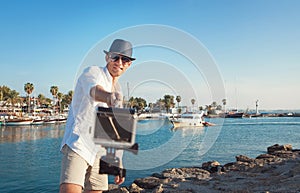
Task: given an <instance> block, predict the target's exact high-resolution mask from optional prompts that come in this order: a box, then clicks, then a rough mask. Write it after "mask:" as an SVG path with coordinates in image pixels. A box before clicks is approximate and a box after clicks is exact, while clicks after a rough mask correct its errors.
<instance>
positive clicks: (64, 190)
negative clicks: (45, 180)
mask: <svg viewBox="0 0 300 193" xmlns="http://www.w3.org/2000/svg"><path fill="white" fill-rule="evenodd" d="M81 192H82V187H81V186H80V185H77V184H68V183H63V184H61V185H60V187H59V193H81Z"/></svg>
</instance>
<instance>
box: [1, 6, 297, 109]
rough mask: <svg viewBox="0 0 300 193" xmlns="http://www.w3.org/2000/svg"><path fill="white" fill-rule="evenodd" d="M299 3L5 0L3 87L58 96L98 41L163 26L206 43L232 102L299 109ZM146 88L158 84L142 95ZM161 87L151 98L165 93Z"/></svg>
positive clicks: (202, 101)
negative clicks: (134, 29) (136, 28)
mask: <svg viewBox="0 0 300 193" xmlns="http://www.w3.org/2000/svg"><path fill="white" fill-rule="evenodd" d="M299 9H300V1H298V0H226V1H221V0H207V1H202V0H200V1H196V0H186V1H174V0H166V1H159V0H157V1H156V0H152V1H121V0H120V1H109V0H103V1H100V0H99V1H96V0H92V1H79V0H61V1H58V0H43V1H39V0H26V1H22V0H0V26H1V30H0V68H1V76H0V85H7V86H9V87H10V88H11V89H15V90H17V91H18V92H19V93H20V94H21V95H25V92H24V89H23V87H24V84H25V83H26V82H31V83H33V84H34V86H35V90H34V94H35V95H38V94H39V93H43V94H45V95H46V96H48V97H51V94H50V92H49V90H50V87H51V86H53V85H56V86H58V87H59V90H60V92H63V93H67V92H68V91H69V90H71V89H73V86H74V79H75V77H76V74H77V72H78V69H79V68H80V65H81V62H82V61H83V58H84V57H85V56H86V54H87V53H88V52H89V51H90V49H91V48H92V47H93V46H95V44H96V43H97V42H99V41H100V40H102V39H104V38H105V37H107V36H108V35H110V34H112V33H115V32H116V31H118V30H120V29H123V28H128V27H131V26H137V25H144V24H159V25H167V26H171V27H174V28H177V29H179V30H182V31H185V32H187V33H189V34H191V35H192V36H193V37H195V38H197V39H198V40H199V41H200V42H201V43H202V44H203V45H204V46H205V47H206V48H207V50H208V51H209V53H210V54H211V55H212V57H213V58H214V60H215V62H216V63H217V65H218V68H219V71H220V73H221V75H222V78H223V80H224V85H225V92H226V99H227V103H228V105H227V106H228V107H233V108H235V107H238V108H241V109H246V108H252V109H253V108H255V101H256V100H257V99H258V100H259V104H260V108H261V109H300V89H299V83H300V76H299V72H300V57H299V53H300V30H299V29H300V12H299ZM103 49H108V48H103ZM100 53H101V54H102V51H101V50H100V51H99V57H103V55H101V54H100ZM136 54H137V55H135V56H136V57H137V58H139V57H140V58H141V57H143V55H147V54H149V55H150V54H151V53H142V52H136ZM152 54H155V52H152ZM103 62H104V60H103ZM100 65H101V66H103V65H104V64H100ZM143 73H147V72H143ZM141 76H142V75H141ZM166 76H171V75H170V74H168V73H167V72H166ZM199 84H200V83H199ZM152 86H153V85H152ZM156 86H159V85H156ZM143 89H145V90H144V91H145V92H146V90H149V89H152V88H151V85H148V87H147V88H140V90H139V92H138V93H139V94H141V95H142V93H143ZM155 90H157V89H155V88H153V92H157V94H156V95H153V96H152V98H151V97H150V98H149V99H148V100H149V102H152V101H150V100H155V98H159V97H162V95H163V94H162V91H161V90H160V92H159V91H155ZM180 95H183V96H184V94H181V93H180ZM200 95H201V97H200V99H199V100H198V101H197V102H198V105H205V104H209V103H211V102H212V101H210V100H209V98H207V97H206V92H202V93H201V94H200ZM207 95H209V94H207ZM142 97H145V98H146V99H147V95H145V96H142ZM201 98H202V99H201ZM189 101H190V99H189V98H188V97H186V99H185V100H183V103H186V105H189ZM217 102H218V103H221V101H217Z"/></svg>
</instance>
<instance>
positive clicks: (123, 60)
mask: <svg viewBox="0 0 300 193" xmlns="http://www.w3.org/2000/svg"><path fill="white" fill-rule="evenodd" d="M109 57H110V58H111V60H112V61H113V62H116V61H119V59H120V58H121V60H122V62H124V63H127V62H131V59H130V58H128V57H127V56H121V55H118V54H111V55H110V56H109Z"/></svg>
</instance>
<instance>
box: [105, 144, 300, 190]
mask: <svg viewBox="0 0 300 193" xmlns="http://www.w3.org/2000/svg"><path fill="white" fill-rule="evenodd" d="M169 192H170V193H171V192H172V193H179V192H180V193H194V192H195V193H200V192H204V193H210V192H212V193H214V192H216V193H218V192H235V193H246V192H270V193H273V192H284V193H288V192H290V193H292V192H300V150H297V149H293V148H292V146H291V145H278V144H275V145H273V146H270V147H268V149H267V153H266V154H262V155H259V156H258V157H256V158H249V157H247V156H244V155H238V156H236V162H232V163H227V164H225V165H221V164H220V163H219V162H217V161H210V162H206V163H203V164H202V166H201V167H185V168H171V169H167V170H165V171H163V172H161V173H155V174H153V175H152V176H149V177H145V178H138V179H136V180H135V181H134V182H133V183H132V184H131V185H130V187H113V186H111V187H110V190H109V191H107V193H169Z"/></svg>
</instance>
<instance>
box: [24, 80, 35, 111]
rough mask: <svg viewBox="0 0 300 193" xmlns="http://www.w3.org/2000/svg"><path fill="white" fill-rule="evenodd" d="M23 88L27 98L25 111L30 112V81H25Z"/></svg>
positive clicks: (31, 86)
mask: <svg viewBox="0 0 300 193" xmlns="http://www.w3.org/2000/svg"><path fill="white" fill-rule="evenodd" d="M24 90H25V92H26V93H27V98H28V107H27V113H29V112H30V95H31V93H32V91H33V90H34V86H33V84H32V83H29V82H27V83H26V84H25V85H24Z"/></svg>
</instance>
